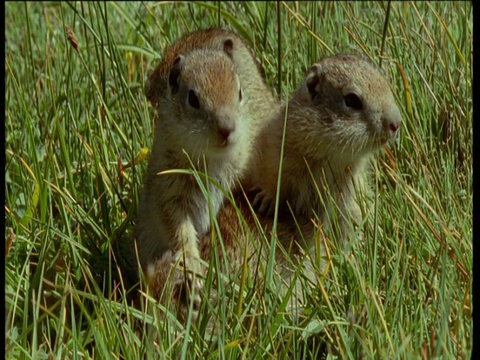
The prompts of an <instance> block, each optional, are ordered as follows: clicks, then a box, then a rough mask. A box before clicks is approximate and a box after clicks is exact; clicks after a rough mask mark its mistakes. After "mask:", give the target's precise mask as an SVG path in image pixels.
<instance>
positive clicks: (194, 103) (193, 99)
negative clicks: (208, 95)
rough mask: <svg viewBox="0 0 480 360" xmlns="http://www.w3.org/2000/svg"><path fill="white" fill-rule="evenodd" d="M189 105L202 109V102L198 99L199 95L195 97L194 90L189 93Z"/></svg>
mask: <svg viewBox="0 0 480 360" xmlns="http://www.w3.org/2000/svg"><path fill="white" fill-rule="evenodd" d="M188 103H189V104H190V106H191V107H193V108H194V109H197V110H198V109H200V101H198V97H197V95H195V92H194V91H193V90H190V91H189V92H188Z"/></svg>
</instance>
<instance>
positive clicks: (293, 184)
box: [249, 55, 402, 235]
mask: <svg viewBox="0 0 480 360" xmlns="http://www.w3.org/2000/svg"><path fill="white" fill-rule="evenodd" d="M285 116H286V119H287V121H286V136H285V144H284V156H283V159H282V160H281V159H280V151H281V146H282V135H283V131H284V119H285ZM401 121H402V117H401V114H400V111H399V109H398V106H397V104H396V102H395V98H394V96H393V94H392V92H391V90H390V86H389V84H388V82H387V80H386V79H385V77H384V76H383V75H382V73H381V72H380V71H379V70H378V69H377V68H376V67H375V66H373V65H372V64H371V63H370V62H369V61H367V60H365V59H363V58H361V57H358V56H354V55H337V56H333V57H329V58H325V59H323V60H322V61H320V62H319V63H317V64H315V65H313V66H312V67H311V68H310V70H309V71H308V74H307V75H306V78H305V80H304V82H303V83H302V84H301V86H300V87H299V88H298V89H297V91H295V92H294V94H293V95H292V97H291V99H290V101H289V102H288V106H284V107H283V110H282V112H281V113H280V114H279V115H278V116H277V117H276V118H275V119H274V120H273V121H269V123H268V126H267V127H266V128H265V129H264V130H263V132H262V134H261V135H260V137H261V138H262V143H261V148H260V152H261V156H260V157H259V161H258V162H257V163H256V165H255V166H253V167H252V168H251V172H250V175H251V178H250V182H249V185H250V186H255V187H256V188H257V190H259V192H258V194H257V196H256V197H255V200H254V203H255V206H256V207H257V208H258V209H259V210H260V212H263V211H266V212H267V213H268V212H271V210H272V208H273V206H274V205H275V194H276V191H277V179H278V176H279V163H280V161H282V173H281V186H280V197H279V199H280V202H279V204H280V206H281V208H282V210H284V211H289V210H287V206H288V207H289V208H290V209H291V211H292V212H293V214H294V215H295V216H304V217H306V218H308V219H312V218H314V217H315V218H317V219H318V220H320V222H321V223H323V224H326V223H328V221H330V220H331V219H330V216H331V215H333V213H336V214H337V215H338V223H339V225H340V229H339V230H340V233H342V234H343V235H345V233H348V232H349V231H346V230H347V229H346V228H348V227H350V224H351V223H352V221H357V222H358V221H359V220H360V209H359V207H358V204H357V203H356V202H355V201H354V200H353V199H352V197H353V191H354V187H355V186H357V185H362V183H363V178H364V168H365V165H366V164H367V162H368V160H369V159H370V157H371V155H372V154H373V153H374V152H375V151H377V150H379V149H380V148H381V147H383V146H384V145H385V144H386V143H387V142H388V141H389V140H390V139H392V138H394V137H395V136H396V135H397V133H398V129H399V127H400V124H401ZM287 204H288V205H287Z"/></svg>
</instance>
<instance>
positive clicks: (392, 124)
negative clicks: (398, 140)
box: [383, 107, 402, 138]
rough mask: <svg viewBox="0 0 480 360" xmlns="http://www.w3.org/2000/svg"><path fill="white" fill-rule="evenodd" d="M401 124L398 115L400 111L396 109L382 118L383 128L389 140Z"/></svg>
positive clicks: (400, 117)
mask: <svg viewBox="0 0 480 360" xmlns="http://www.w3.org/2000/svg"><path fill="white" fill-rule="evenodd" d="M401 123H402V116H401V115H400V111H399V110H398V108H397V107H395V108H394V109H393V111H392V112H391V113H390V114H389V115H388V116H386V117H385V118H384V123H383V124H384V128H385V131H386V132H387V133H388V135H389V136H390V137H391V138H394V137H395V136H396V135H397V133H398V129H400V125H401Z"/></svg>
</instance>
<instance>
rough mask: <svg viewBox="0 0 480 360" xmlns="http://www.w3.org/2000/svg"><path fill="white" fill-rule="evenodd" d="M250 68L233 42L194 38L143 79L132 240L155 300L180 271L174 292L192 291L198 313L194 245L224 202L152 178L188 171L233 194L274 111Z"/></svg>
mask: <svg viewBox="0 0 480 360" xmlns="http://www.w3.org/2000/svg"><path fill="white" fill-rule="evenodd" d="M255 61H256V60H255V58H254V56H253V55H252V54H251V52H250V49H249V48H248V46H246V45H245V43H244V42H243V40H241V38H240V37H238V35H235V34H234V33H231V32H229V31H226V30H221V29H211V30H206V31H198V32H194V33H192V34H188V35H186V36H184V37H182V38H180V39H179V40H178V41H177V42H176V43H174V44H173V45H172V46H171V47H170V48H169V49H167V51H166V53H165V55H164V58H163V60H162V62H161V63H160V64H159V66H158V67H157V68H156V69H155V70H154V72H153V73H152V75H151V76H150V77H149V79H148V83H147V88H146V94H147V98H148V99H149V100H150V102H151V103H152V105H153V107H154V108H155V110H156V113H157V119H156V124H155V125H156V129H155V139H154V144H153V147H152V154H151V158H150V162H149V166H148V170H147V174H146V175H145V180H144V189H143V192H142V195H141V199H140V209H139V220H138V226H137V232H136V238H137V248H138V255H139V260H140V264H141V266H142V269H143V270H144V271H145V272H146V275H147V281H148V283H149V287H150V289H151V291H152V292H153V294H154V295H155V296H157V297H159V296H160V295H161V293H162V291H163V289H164V286H165V284H166V281H167V278H169V277H170V276H171V269H172V266H173V265H175V263H181V264H182V265H183V266H184V267H185V268H186V269H187V270H188V272H189V273H190V275H189V278H188V279H187V280H188V281H187V284H184V283H185V277H184V273H183V272H182V271H180V270H179V271H176V272H174V274H173V281H172V284H173V289H174V291H182V294H179V295H181V296H182V297H183V296H184V291H185V290H184V287H183V286H184V285H187V286H190V287H193V289H192V290H193V291H194V293H193V296H194V300H195V305H198V301H199V296H198V290H199V288H201V286H202V285H201V280H200V279H199V278H198V277H197V278H196V279H195V280H194V281H193V278H192V275H191V274H192V273H193V274H195V273H198V272H199V271H200V263H199V262H198V259H199V257H200V256H199V250H198V238H199V237H201V236H203V235H204V234H205V233H207V232H208V231H209V228H210V211H211V213H212V214H213V216H215V215H216V213H217V212H218V209H219V208H220V206H221V204H222V203H223V200H224V195H223V192H222V190H221V189H219V188H217V187H216V186H214V185H213V184H212V183H210V182H208V181H205V182H204V183H205V185H206V189H207V193H208V195H207V196H206V195H205V194H204V193H203V192H202V190H201V189H200V187H199V185H198V183H197V180H196V179H195V178H194V176H192V175H184V174H178V173H177V174H161V175H158V173H159V172H161V171H164V170H169V169H189V168H191V167H192V165H193V167H195V168H196V169H197V170H199V171H200V172H204V173H206V174H207V175H208V176H209V177H211V178H212V179H213V180H215V181H216V182H217V183H219V184H220V186H221V187H222V188H223V189H224V190H226V191H228V190H229V189H230V188H233V187H234V186H235V183H236V181H237V180H238V179H239V178H240V177H241V176H242V175H243V173H244V171H245V169H246V167H247V166H248V164H249V163H250V162H251V159H252V157H253V156H254V153H255V151H254V148H255V146H254V142H255V141H256V134H257V133H259V131H260V129H261V126H262V120H263V117H262V113H268V111H269V108H270V107H271V104H274V103H276V100H275V99H274V97H273V95H272V93H271V92H270V90H269V89H268V88H267V86H266V84H265V82H264V80H263V78H262V77H261V74H260V71H259V70H258V68H257V64H256V62H255ZM247 69H248V70H247ZM256 98H261V99H264V101H263V102H262V101H261V102H260V103H259V102H258V101H257V100H258V99H256ZM182 289H183V290H182ZM174 296H175V294H174Z"/></svg>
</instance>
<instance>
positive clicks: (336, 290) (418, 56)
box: [5, 2, 473, 359]
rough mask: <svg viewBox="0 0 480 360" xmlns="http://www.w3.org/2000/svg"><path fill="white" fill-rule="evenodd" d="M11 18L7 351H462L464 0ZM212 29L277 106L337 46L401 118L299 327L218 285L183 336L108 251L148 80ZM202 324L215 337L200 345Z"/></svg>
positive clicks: (126, 215) (468, 336)
mask: <svg viewBox="0 0 480 360" xmlns="http://www.w3.org/2000/svg"><path fill="white" fill-rule="evenodd" d="M389 6H390V8H388V7H389ZM278 11H280V13H278ZM387 13H388V17H387ZM278 21H280V22H278ZM5 22H6V44H5V51H6V58H5V70H6V79H5V85H6V94H5V103H6V107H5V117H6V119H5V132H6V133H5V139H6V164H5V218H6V234H5V240H6V354H7V358H22V359H23V358H31V359H43V358H51V357H55V358H68V359H77V358H99V359H109V358H124V359H138V358H143V357H145V356H146V357H148V358H150V357H154V356H156V357H159V358H175V357H178V356H182V357H188V358H193V357H206V358H217V357H220V358H234V359H237V358H245V359H250V358H272V359H278V358H285V357H289V358H295V359H303V358H317V357H318V356H320V355H321V356H324V357H335V356H338V357H340V358H360V357H362V358H408V359H410V358H434V357H436V358H468V357H469V356H470V352H471V348H472V305H471V298H472V296H471V284H472V281H471V271H472V256H471V254H472V191H473V190H472V189H473V187H472V27H473V18H472V4H471V2H448V3H447V2H443V3H437V2H431V3H430V2H425V3H424V2H404V3H398V2H394V3H391V4H390V5H389V4H388V3H386V2H384V3H382V2H308V3H302V2H281V3H279V6H278V5H277V4H276V3H269V2H220V3H203V2H200V3H189V2H182V3H170V2H159V3H135V2H133V3H115V2H107V3H97V2H92V3H90V2H87V3H81V2H78V3H69V2H61V3H60V2H45V3H7V4H6V6H5ZM208 26H226V27H228V28H230V29H233V30H235V31H237V32H238V33H240V34H241V35H242V36H244V37H245V38H246V40H247V41H248V43H249V44H250V45H251V46H252V47H253V48H254V49H255V53H256V55H257V56H258V58H259V59H260V61H261V62H262V64H263V66H264V68H265V73H266V78H267V82H268V84H269V86H271V87H272V89H274V91H275V92H277V94H278V95H279V96H280V97H281V98H282V99H285V98H286V96H287V94H289V93H290V92H291V91H293V89H294V88H295V87H296V86H297V85H298V84H300V82H301V80H302V79H303V77H304V75H305V73H306V69H307V68H308V67H309V66H310V65H311V64H313V63H314V62H315V61H317V60H318V59H319V58H321V57H324V56H328V55H331V54H333V53H336V52H342V51H343V52H355V53H360V54H363V55H364V56H366V57H369V58H370V59H372V61H373V62H374V63H376V64H378V65H379V66H381V67H382V69H383V70H384V71H385V73H386V75H387V77H388V78H389V80H390V82H391V84H392V88H393V89H394V93H395V94H396V97H397V101H398V104H399V105H400V107H401V111H402V115H403V119H404V123H403V124H402V129H401V133H400V137H399V139H398V141H397V142H396V143H395V144H393V145H392V146H389V148H388V149H387V150H386V151H382V152H381V153H380V154H379V155H378V157H377V160H375V161H373V162H372V165H371V167H372V174H373V175H372V182H371V186H372V188H373V189H374V193H375V197H374V200H373V203H372V204H371V206H369V207H368V208H366V209H364V210H365V212H367V213H369V214H370V215H371V216H370V217H371V219H372V221H368V222H366V223H365V226H364V238H365V241H364V242H358V243H354V244H352V245H351V248H349V249H348V250H349V251H348V252H345V253H343V252H334V253H333V254H332V257H331V264H330V265H331V266H330V274H329V277H328V278H326V279H324V280H323V281H322V282H321V286H320V287H319V288H316V289H313V290H312V292H311V294H309V297H308V303H307V305H306V309H305V311H304V314H303V315H304V317H305V319H304V321H302V322H301V323H298V322H295V321H294V320H292V319H291V318H290V317H288V316H286V315H283V314H284V309H285V304H284V303H283V302H282V299H281V298H279V297H278V296H275V294H276V286H277V285H276V284H278V282H279V281H280V280H281V279H278V278H276V277H275V276H274V279H273V280H272V283H271V284H266V285H265V288H264V289H263V290H262V291H259V290H258V288H257V287H256V285H257V284H256V283H255V280H254V279H253V280H248V279H247V280H246V281H245V282H244V283H243V284H242V286H243V288H242V289H241V291H240V292H239V290H238V289H235V286H234V285H235V284H233V283H229V282H228V281H227V282H226V283H225V285H221V282H218V281H215V276H217V275H214V274H213V272H212V273H210V274H209V278H208V279H207V280H208V281H207V288H208V289H209V288H210V287H213V286H218V289H217V291H218V293H219V297H220V298H221V299H222V301H221V303H220V305H219V307H218V309H211V307H210V306H209V304H208V303H206V302H204V303H203V304H202V312H201V315H202V317H203V319H202V318H201V319H200V321H199V323H198V326H190V327H187V328H184V327H183V326H182V325H181V324H178V323H175V322H174V320H172V321H170V322H169V321H164V320H163V319H162V318H161V316H160V311H159V310H158V308H157V307H156V305H155V302H154V300H153V299H151V300H150V301H145V303H144V304H143V307H144V310H143V311H142V310H139V309H137V308H135V307H134V306H132V304H131V303H130V302H129V301H128V300H127V298H128V296H126V294H125V288H126V287H127V286H126V285H128V284H127V282H128V279H127V278H125V276H122V274H120V273H119V271H118V266H117V263H116V261H115V256H114V252H113V251H112V249H113V248H114V247H115V246H117V245H118V244H119V243H120V242H121V241H122V239H125V238H128V237H129V236H130V234H131V232H132V229H133V226H134V223H135V217H136V211H137V208H138V194H139V191H140V190H141V184H142V174H143V171H144V170H145V167H146V164H147V159H148V157H142V156H141V155H142V154H144V153H145V150H142V149H144V148H150V147H151V144H152V136H153V126H152V120H151V109H150V108H149V106H148V104H147V102H146V99H145V96H144V95H143V87H144V81H145V77H146V74H147V73H148V71H149V70H150V69H151V68H153V67H154V66H155V64H156V63H157V62H158V60H159V58H160V57H161V54H162V52H163V50H164V49H165V47H166V46H168V45H169V44H171V43H172V42H173V41H175V39H177V38H178V37H179V36H180V35H181V34H183V33H185V32H187V31H192V30H195V29H198V28H204V27H208ZM139 155H140V156H139ZM136 158H137V162H138V164H137V165H135V166H130V167H129V166H125V165H127V164H128V163H133V162H135V159H136ZM119 163H121V164H122V166H119ZM213 255H215V254H213ZM221 260H222V259H221V258H220V257H218V256H217V261H216V262H213V263H220V262H221ZM267 266H268V264H267ZM213 270H214V269H212V271H213ZM299 275H300V276H301V274H299ZM320 275H321V274H319V276H320ZM218 276H219V275H218ZM239 293H240V294H242V296H241V299H239V298H238V296H239V295H238V294H239ZM232 314H235V316H232ZM209 316H216V317H217V319H219V320H220V323H221V324H222V327H221V336H220V337H219V338H208V337H205V336H204V335H203V332H202V331H203V330H204V329H205V324H206V320H207V318H208V317H209ZM154 332H155V333H156V334H155V333H154Z"/></svg>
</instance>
